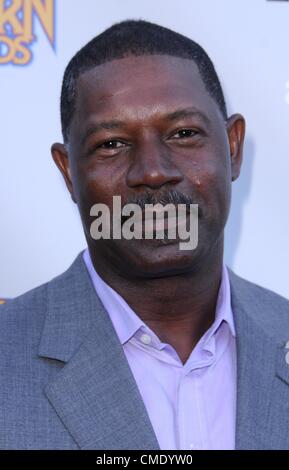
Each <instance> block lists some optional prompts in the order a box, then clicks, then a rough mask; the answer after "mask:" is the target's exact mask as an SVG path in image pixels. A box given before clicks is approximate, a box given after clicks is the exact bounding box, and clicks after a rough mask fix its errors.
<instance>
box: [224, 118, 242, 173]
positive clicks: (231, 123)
mask: <svg viewBox="0 0 289 470" xmlns="http://www.w3.org/2000/svg"><path fill="white" fill-rule="evenodd" d="M226 125H227V133H228V139H229V144H230V154H231V168H232V181H235V180H236V179H237V178H238V176H239V174H240V170H241V165H242V160H243V145H244V138H245V129H246V123H245V119H244V118H243V116H242V115H241V114H233V115H232V116H231V117H229V118H228V119H227V124H226Z"/></svg>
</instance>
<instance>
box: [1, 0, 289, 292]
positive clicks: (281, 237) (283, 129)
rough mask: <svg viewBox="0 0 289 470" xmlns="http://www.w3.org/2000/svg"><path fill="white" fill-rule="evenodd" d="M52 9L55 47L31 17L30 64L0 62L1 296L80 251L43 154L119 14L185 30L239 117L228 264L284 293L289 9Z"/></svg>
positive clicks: (67, 3)
mask: <svg viewBox="0 0 289 470" xmlns="http://www.w3.org/2000/svg"><path fill="white" fill-rule="evenodd" d="M11 1H12V0H10V2H11ZM25 1H26V0H24V2H25ZM0 3H1V1H0ZM8 3H9V0H8ZM2 4H3V1H2ZM55 7H56V19H55V33H56V47H55V50H53V48H52V47H51V45H50V43H49V41H48V39H47V37H46V35H45V33H44V31H43V28H42V27H41V24H40V22H39V21H38V20H37V19H35V22H34V25H35V30H34V33H35V35H36V36H37V41H36V42H35V43H34V44H33V45H32V48H31V49H32V51H33V61H32V62H31V63H30V64H29V65H26V66H15V65H11V64H8V65H0V84H1V86H0V106H1V108H0V124H1V127H0V129H1V134H0V135H1V141H0V223H1V231H0V297H1V296H4V297H5V296H6V297H12V296H16V295H18V294H21V293H23V292H25V291H26V290H28V289H31V288H33V287H35V286H37V285H39V284H41V283H43V282H45V281H47V280H49V279H51V278H52V277H53V276H55V275H57V274H58V273H60V272H62V271H64V270H65V269H66V268H67V267H68V266H69V265H70V264H71V262H72V261H73V259H74V257H75V256H76V255H77V253H78V252H79V251H80V250H81V249H83V248H84V247H85V240H84V236H83V234H82V228H81V223H80V219H79V216H78V213H77V210H76V207H75V206H74V205H73V203H72V202H71V199H70V197H69V195H68V193H67V191H66V188H65V186H64V183H63V182H62V180H61V178H60V175H59V174H58V171H57V169H56V167H55V166H54V163H53V161H52V159H51V156H50V147H51V144H52V143H53V142H54V141H58V140H60V139H61V133H60V119H59V95H60V87H61V80H62V75H63V72H64V68H65V66H66V64H67V61H68V60H69V59H70V58H71V57H72V55H73V54H74V53H75V52H76V51H77V50H78V49H79V48H80V47H81V46H82V45H84V44H85V43H86V42H87V41H88V40H90V39H91V38H92V37H93V36H95V35H96V34H98V33H100V32H101V31H103V30H104V29H105V28H106V27H108V26H110V25H111V24H112V23H114V22H116V21H120V20H122V19H126V18H143V19H147V20H150V21H153V22H157V23H159V24H161V25H164V26H167V27H170V28H172V29H174V30H176V31H178V32H180V33H183V34H185V35H187V36H189V37H191V38H192V39H194V40H196V41H197V42H199V43H200V44H201V45H202V46H203V47H204V48H205V49H206V50H207V52H208V53H209V55H210V56H211V58H212V59H213V62H214V63H215V66H216V69H217V72H218V73H219V76H220V78H221V81H222V84H223V87H224V91H225V95H226V99H227V103H228V108H229V112H231V113H233V112H241V113H242V114H243V115H244V116H245V118H246V121H247V139H246V146H245V156H244V166H243V172H242V175H241V177H240V179H239V181H237V182H235V183H234V185H233V204H232V210H231V217H230V221H229V224H228V227H227V231H226V253H225V256H226V262H227V264H228V265H229V266H230V267H232V268H233V269H234V270H235V272H236V273H238V274H240V275H241V276H243V277H246V278H247V279H249V280H252V281H254V282H256V283H258V284H260V285H263V286H265V287H268V288H271V289H272V290H275V291H276V292H278V293H280V294H282V295H284V296H285V297H289V283H288V278H289V250H288V239H289V217H288V200H289V160H288V155H289V26H288V25H289V2H286V1H279V2H278V1H266V0H234V1H232V0H180V1H179V2H175V0H158V1H155V0H146V1H144V0H143V1H138V2H136V1H135V0H106V1H103V0H81V1H80V0H79V1H78V0H73V1H71V0H55ZM0 44H1V36H0ZM0 50H1V48H0ZM3 51H4V49H3V47H2V54H4V52H3Z"/></svg>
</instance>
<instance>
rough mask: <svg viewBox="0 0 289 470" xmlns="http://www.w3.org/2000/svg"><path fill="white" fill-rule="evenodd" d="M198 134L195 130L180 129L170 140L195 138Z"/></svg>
mask: <svg viewBox="0 0 289 470" xmlns="http://www.w3.org/2000/svg"><path fill="white" fill-rule="evenodd" d="M198 134H200V133H199V132H198V131H197V130H196V129H180V130H179V131H178V132H176V133H175V134H174V135H172V137H171V138H172V139H188V138H190V137H195V135H198Z"/></svg>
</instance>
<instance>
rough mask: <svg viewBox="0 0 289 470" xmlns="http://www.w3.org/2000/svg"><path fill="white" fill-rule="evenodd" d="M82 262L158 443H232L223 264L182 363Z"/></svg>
mask: <svg viewBox="0 0 289 470" xmlns="http://www.w3.org/2000/svg"><path fill="white" fill-rule="evenodd" d="M83 258H84V262H85V264H86V267H87V269H88V272H89V274H90V277H91V280H92V283H93V285H94V288H95V290H96V293H97V295H98V296H99V298H100V300H101V302H102V303H103V305H104V307H105V309H106V311H107V313H108V315H109V316H110V319H111V321H112V323H113V326H114V328H115V330H116V333H117V335H118V338H119V340H120V342H121V344H122V345H123V349H124V353H125V355H126V358H127V360H128V363H129V366H130V368H131V370H132V373H133V375H134V378H135V381H136V383H137V386H138V388H139V391H140V394H141V396H142V399H143V402H144V404H145V407H146V410H147V412H148V415H149V418H150V420H151V423H152V426H153V428H154V431H155V434H156V437H157V440H158V443H159V446H160V449H162V450H202V449H203V450H210V449H217V450H222V449H226V450H231V449H234V448H235V415H236V332H235V327H234V319H233V313H232V308H231V295H230V283H229V277H228V272H227V268H226V266H225V265H223V272H222V282H221V286H220V290H219V295H218V300H217V307H216V315H215V321H214V323H213V324H212V325H211V327H210V328H209V329H208V330H207V331H206V333H205V334H204V335H203V336H202V338H201V339H200V340H199V342H198V344H197V345H196V346H195V348H194V349H193V350H192V352H191V354H190V356H189V358H188V359H187V361H186V363H185V364H183V363H182V362H181V360H180V358H179V356H178V354H177V353H176V351H175V349H174V348H173V347H172V346H170V345H169V344H166V343H162V342H161V341H160V340H159V338H158V337H157V335H156V334H155V333H154V332H153V331H152V330H151V329H150V328H149V327H148V326H147V325H146V324H145V323H144V322H143V321H142V320H141V319H140V318H139V317H138V315H137V314H136V313H135V312H134V311H133V310H132V309H131V308H130V307H129V305H128V304H127V303H126V302H125V300H124V299H123V298H122V297H121V296H120V295H119V294H118V293H117V292H115V291H114V290H113V289H112V288H111V287H110V286H109V285H108V284H107V283H105V282H104V281H103V279H101V277H100V276H99V275H98V274H97V272H96V271H95V269H94V267H93V265H92V261H91V258H90V255H89V251H88V250H85V251H84V254H83Z"/></svg>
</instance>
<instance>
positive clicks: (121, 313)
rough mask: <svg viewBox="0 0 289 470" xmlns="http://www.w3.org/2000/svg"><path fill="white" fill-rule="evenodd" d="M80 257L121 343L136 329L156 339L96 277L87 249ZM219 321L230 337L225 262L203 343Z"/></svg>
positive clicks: (110, 289)
mask: <svg viewBox="0 0 289 470" xmlns="http://www.w3.org/2000/svg"><path fill="white" fill-rule="evenodd" d="M83 260H84V263H85V265H86V268H87V270H88V272H89V275H90V278H91V280H92V283H93V286H94V288H95V291H96V293H97V295H98V297H99V298H100V300H101V302H102V304H103V306H104V308H105V309H106V311H107V313H108V315H109V317H110V319H111V321H112V323H113V326H114V328H115V330H116V333H117V335H118V338H119V340H120V342H121V344H122V345H124V344H125V343H126V342H128V341H129V340H130V339H131V338H132V337H133V336H135V335H136V333H137V332H138V331H139V330H144V331H147V332H149V334H150V335H151V336H152V337H153V338H154V339H155V340H156V341H157V340H158V338H157V336H156V335H155V334H154V332H153V331H152V330H151V329H150V328H149V327H148V326H147V325H146V324H145V323H144V322H143V321H142V320H141V319H140V318H139V316H138V315H137V314H136V313H135V312H134V311H133V310H132V309H131V308H130V306H129V305H128V304H127V303H126V301H125V300H124V299H123V298H122V297H121V296H120V295H119V294H118V293H117V292H116V291H115V290H114V289H112V288H111V287H110V286H109V285H108V284H107V283H106V282H105V281H104V280H103V279H102V278H101V277H100V276H99V274H98V273H97V272H96V270H95V269H94V266H93V264H92V261H91V257H90V254H89V251H88V249H86V250H85V251H84V253H83ZM223 322H225V323H227V324H228V326H229V329H230V332H231V334H232V336H234V337H235V336H236V331H235V325H234V318H233V313H232V308H231V293H230V281H229V275H228V270H227V267H226V266H225V264H223V269H222V280H221V285H220V289H219V294H218V299H217V304H216V316H215V320H214V322H213V324H212V325H211V327H210V328H209V329H208V330H207V331H206V333H205V334H204V336H203V338H202V340H203V344H204V346H206V345H208V344H209V343H211V342H210V340H211V338H212V336H213V335H214V334H215V333H216V332H217V330H218V329H219V327H220V325H221V324H222V323H223Z"/></svg>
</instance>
